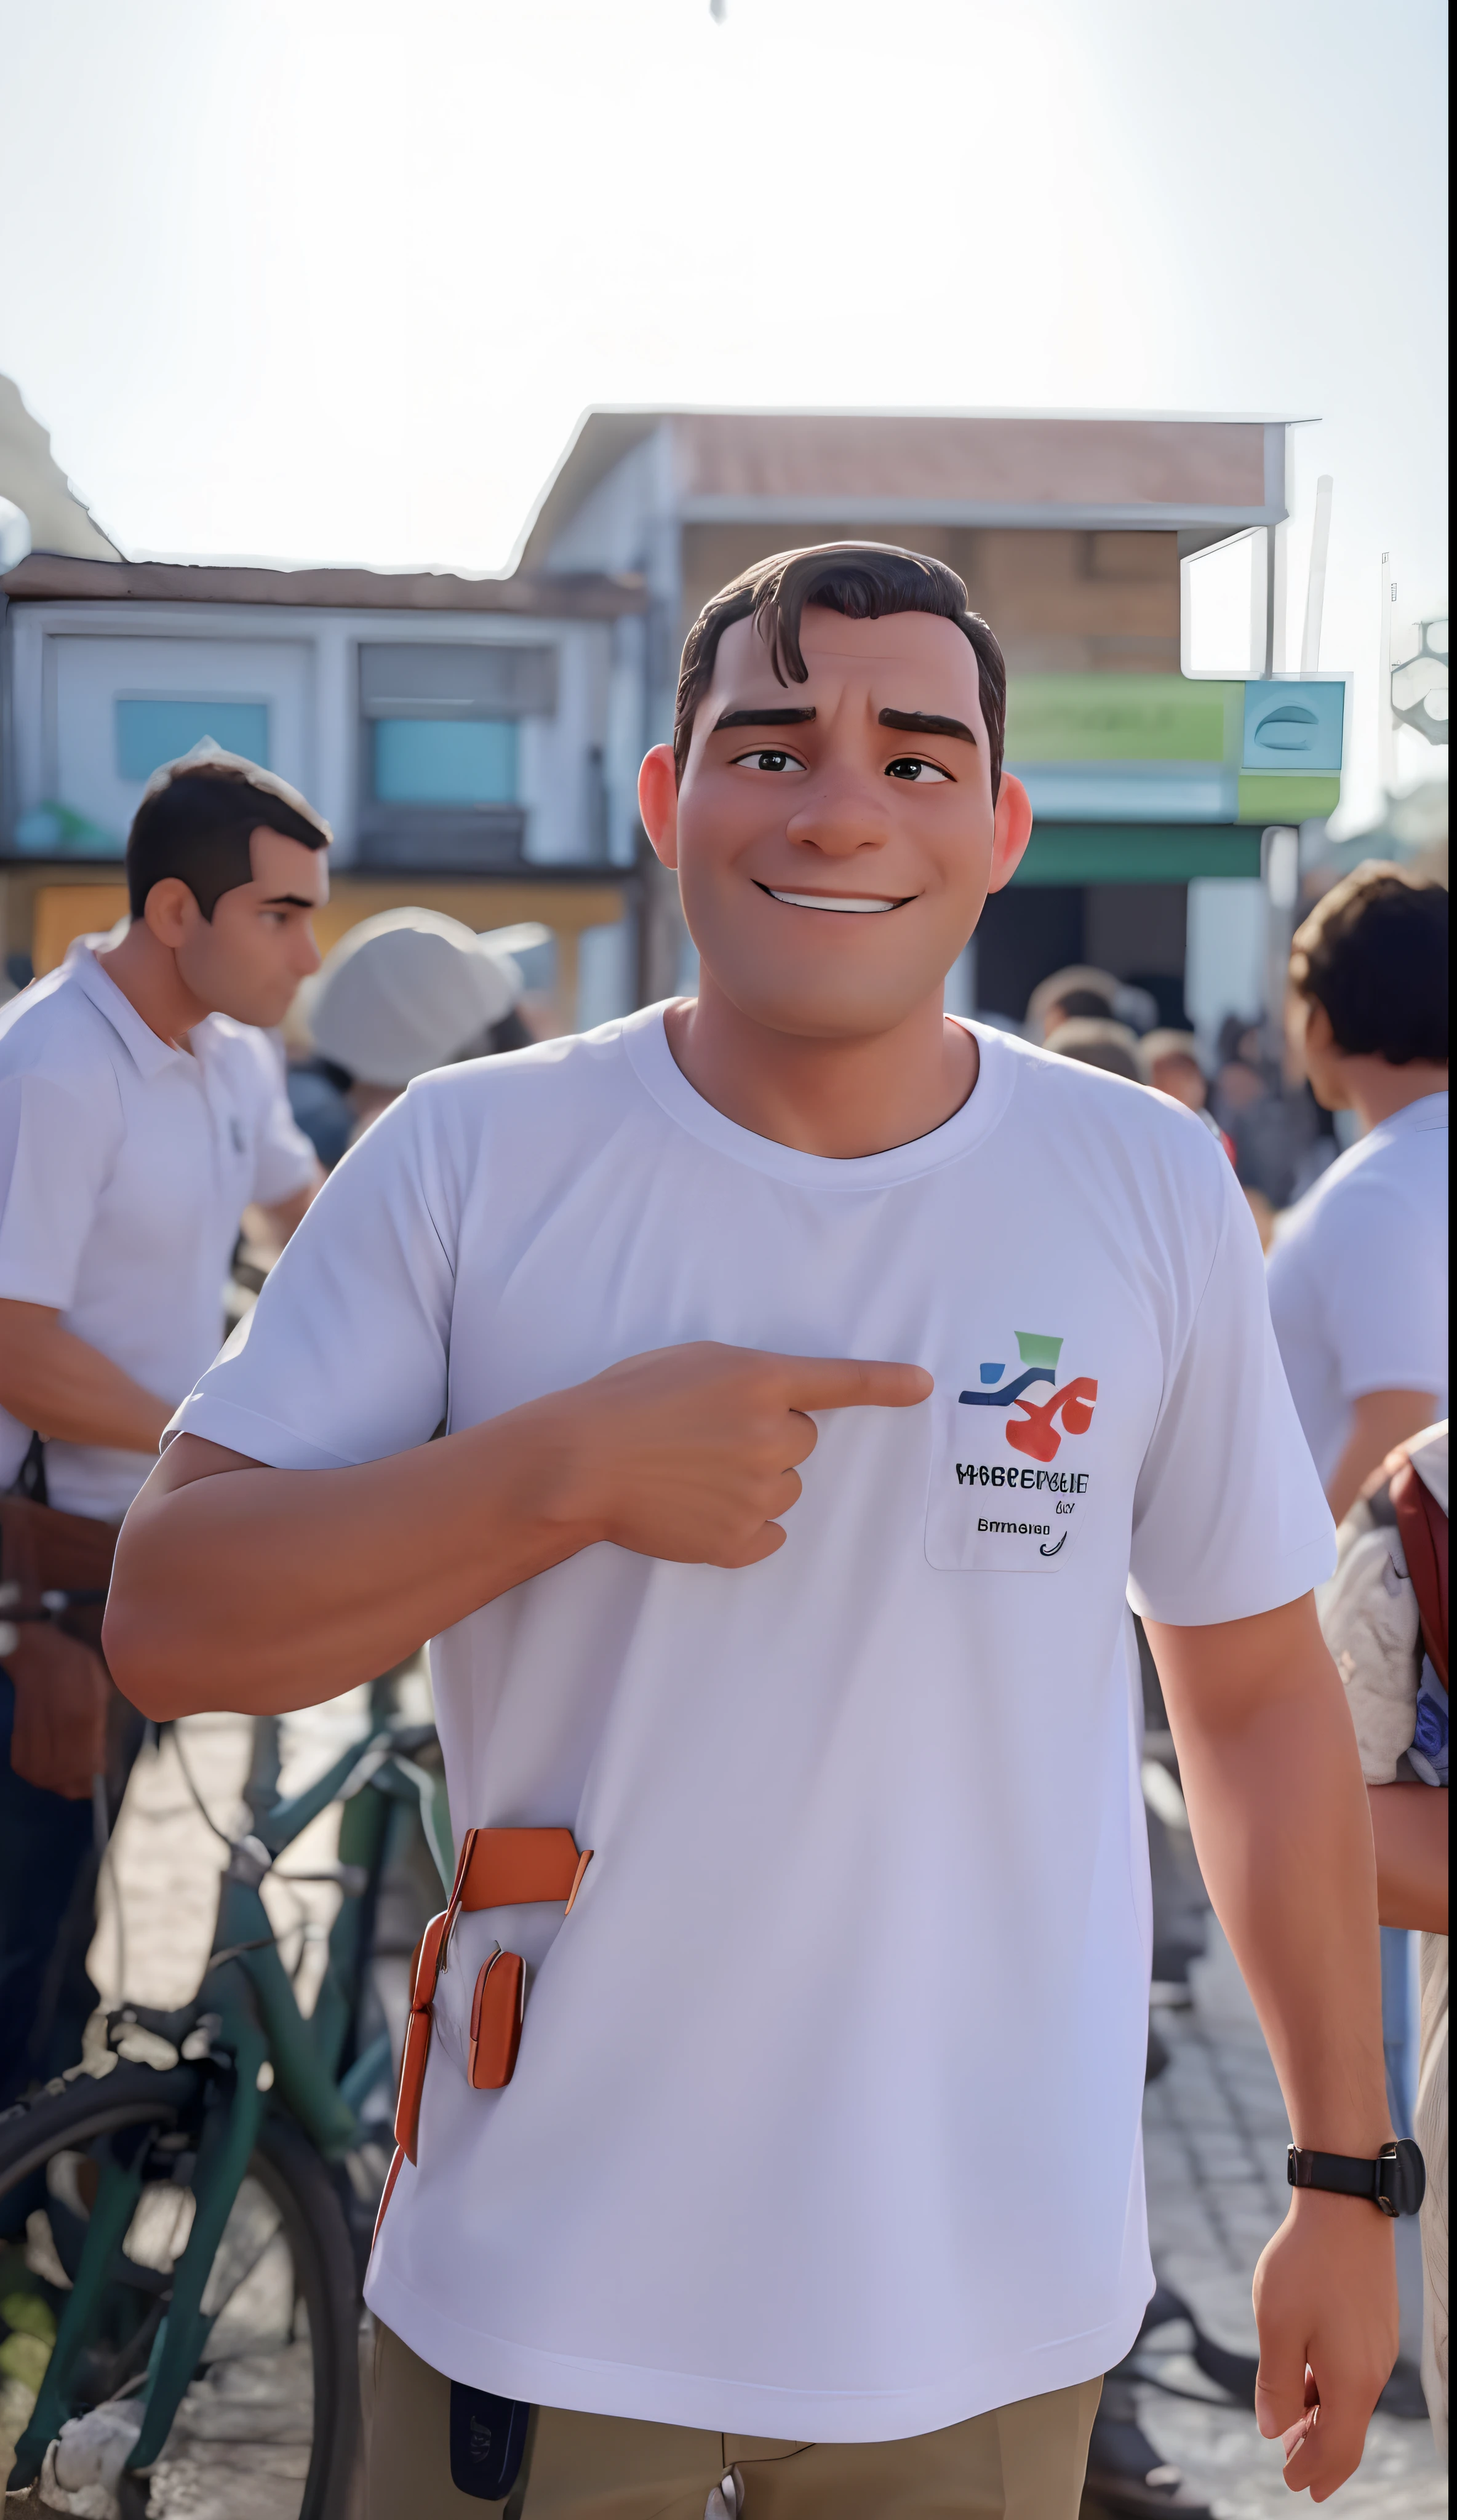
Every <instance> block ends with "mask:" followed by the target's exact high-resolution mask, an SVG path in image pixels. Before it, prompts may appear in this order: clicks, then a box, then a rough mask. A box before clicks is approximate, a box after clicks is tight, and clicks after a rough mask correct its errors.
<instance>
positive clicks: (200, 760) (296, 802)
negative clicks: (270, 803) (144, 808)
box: [142, 735, 334, 847]
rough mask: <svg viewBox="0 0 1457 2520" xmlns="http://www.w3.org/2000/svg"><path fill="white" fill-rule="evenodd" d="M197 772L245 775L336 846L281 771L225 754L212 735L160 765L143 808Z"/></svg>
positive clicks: (313, 810) (145, 791)
mask: <svg viewBox="0 0 1457 2520" xmlns="http://www.w3.org/2000/svg"><path fill="white" fill-rule="evenodd" d="M195 770H237V771H239V772H241V773H242V776H243V777H244V778H245V779H246V780H247V781H248V784H249V786H250V787H256V788H257V789H258V790H259V792H260V793H261V794H262V795H264V796H276V797H277V798H278V800H279V803H280V804H281V805H291V806H292V807H293V809H294V812H295V813H296V814H301V815H302V817H303V820H304V821H305V823H312V824H313V826H314V829H315V830H316V831H319V832H323V834H324V841H325V845H326V847H332V846H333V843H334V832H333V831H332V830H331V828H330V826H329V824H328V823H326V822H325V820H324V817H323V815H322V814H321V813H319V811H318V810H317V808H316V807H315V806H313V805H311V804H310V803H309V801H308V798H307V797H306V796H300V795H299V793H298V790H297V788H296V787H290V786H289V783H288V781H287V779H280V778H279V776H278V773H277V771H275V770H265V769H263V767H262V765H261V764H260V763H259V762H256V761H246V760H245V759H244V757H243V754H242V753H241V752H224V750H223V748H222V745H221V744H220V743H214V742H213V741H212V738H211V736H210V735H205V736H203V737H202V739H201V740H200V741H199V742H197V743H195V744H194V745H193V748H192V750H191V752H183V753H179V755H178V757H177V759H176V760H175V761H162V762H159V764H158V767H157V768H156V769H155V770H154V771H153V773H152V776H151V778H150V779H149V780H148V782H147V785H146V787H144V788H143V790H142V802H143V804H144V805H145V804H146V802H147V800H148V798H149V797H150V796H159V795H160V794H161V791H162V789H163V788H164V787H170V786H171V784H172V782H173V780H174V779H186V778H189V777H190V776H191V774H192V772H193V771H195Z"/></svg>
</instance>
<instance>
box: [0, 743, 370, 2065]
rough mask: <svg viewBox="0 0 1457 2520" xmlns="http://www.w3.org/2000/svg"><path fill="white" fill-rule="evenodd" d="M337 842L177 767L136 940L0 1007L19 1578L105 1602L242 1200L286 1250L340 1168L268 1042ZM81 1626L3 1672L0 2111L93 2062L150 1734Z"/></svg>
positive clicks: (10, 1538) (302, 820) (146, 861)
mask: <svg viewBox="0 0 1457 2520" xmlns="http://www.w3.org/2000/svg"><path fill="white" fill-rule="evenodd" d="M328 839H329V832H328V828H327V826H326V825H325V824H323V823H322V822H321V821H320V820H319V818H318V816H317V815H316V814H315V813H314V812H313V810H312V808H311V807H310V806H308V805H306V804H305V802H304V800H303V798H302V797H301V796H299V795H297V794H296V792H295V790H294V789H292V788H290V787H287V786H286V785H285V784H284V782H282V781H281V780H278V779H275V778H273V777H272V776H271V775H270V774H269V773H268V772H267V771H263V770H259V769H258V768H257V767H256V766H255V765H254V764H252V763H249V762H244V761H239V760H236V759H234V758H233V757H232V756H230V755H226V754H223V753H221V752H220V751H219V750H218V748H217V746H215V745H208V746H205V747H202V748H200V750H199V752H198V753H195V754H191V755H189V756H188V757H187V758H186V759H185V760H183V761H180V762H172V763H169V764H167V765H166V767H165V768H164V769H163V770H161V771H159V773H158V774H157V776H156V777H155V778H154V780H153V781H152V782H151V784H150V786H149V788H148V791H147V794H146V796H145V798H144V799H143V802H142V804H141V806H140V807H139V809H138V812H137V815H136V819H135V822H134V824H133V826H132V831H131V833H130V836H129V839H128V842H127V882H128V889H129V893H130V899H131V911H132V922H131V925H130V927H129V928H128V930H127V932H126V934H125V936H124V937H122V938H121V940H120V941H119V942H118V943H115V944H108V943H107V942H106V941H105V940H104V939H102V938H98V937H83V938H81V939H80V940H78V942H77V943H75V944H74V945H73V946H72V947H71V949H70V952H69V954H68V956H67V958H66V961H65V963H64V965H63V966H62V967H61V968H60V969H59V970H57V971H54V972H52V973H51V974H50V975H49V976H48V977H47V978H45V979H42V980H39V981H37V982H35V983H34V985H33V986H32V987H30V988H28V989H27V990H25V991H24V993H23V995H22V996H21V997H18V998H16V999H14V1000H13V1001H12V1003H11V1004H10V1005H9V1006H8V1007H6V1009H5V1010H4V1012H3V1013H0V1490H11V1489H14V1488H15V1487H16V1485H17V1482H18V1481H19V1482H20V1484H21V1486H22V1487H23V1491H24V1500H23V1501H19V1500H14V1499H13V1500H11V1501H8V1502H5V1503H3V1504H0V1522H3V1544H0V1545H3V1553H4V1557H5V1560H6V1561H7V1562H6V1563H5V1564H4V1565H3V1567H0V1573H3V1574H4V1576H5V1577H6V1578H7V1579H10V1580H20V1581H22V1582H23V1583H26V1584H29V1585H31V1588H32V1589H34V1588H36V1587H38V1588H40V1589H45V1588H46V1586H47V1585H48V1584H49V1585H51V1586H60V1587H62V1588H64V1589H73V1588H74V1586H75V1576H74V1572H73V1571H70V1572H66V1571H62V1570H61V1568H60V1561H59V1559H58V1558H57V1557H56V1552H57V1550H58V1549H60V1550H64V1551H65V1552H66V1553H67V1564H68V1568H71V1569H73V1566H74V1563H75V1553H76V1552H77V1551H78V1550H79V1551H80V1552H81V1553H82V1554H83V1555H86V1554H88V1553H89V1557H90V1558H91V1559H92V1560H93V1561H94V1564H93V1566H92V1568H91V1573H92V1589H95V1590H98V1591H103V1592H104V1590H105V1585H106V1579H107V1571H108V1569H109V1566H110V1559H111V1553H112V1549H113V1546H114V1538H115V1531H116V1528H117V1526H118V1525H119V1523H120V1521H121V1517H122V1515H123V1514H124V1513H125V1511H126V1508H127V1507H128V1506H129V1505H130V1503H131V1500H132V1498H133V1497H134V1496H135V1494H136V1492H137V1489H138V1488H139V1487H140V1486H141V1484H142V1481H143V1479H144V1478H145V1477H146V1475H147V1472H148V1470H149V1469H150V1468H151V1467H152V1464H153V1463H154V1462H155V1460H156V1457H157V1446H158V1440H159V1436H160V1434H161V1430H162V1428H163V1426H164V1425H165V1424H166V1421H167V1418H168V1417H169V1415H170V1414H171V1411H172V1409H173V1408H174V1407H175V1406H176V1403H177V1401H178V1399H179V1398H180V1397H181V1396H182V1394H183V1393H184V1392H185V1391H186V1390H187V1389H188V1388H189V1386H190V1385H191V1383H192V1382H194V1381H195V1380H196V1378H197V1376H198V1374H199V1373H201V1372H202V1370H203V1368H204V1367H205V1365H206V1363H207V1361H208V1359H209V1358H210V1357H211V1356H212V1355H213V1354H214V1353H215V1352H216V1349H217V1346H218V1343H219V1340H220V1338H221V1335H222V1328H223V1323H222V1298H223V1288H224V1284H225V1283H226V1279H227V1273H228V1265H229V1260H230V1258H231V1255H232V1250H233V1246H234V1243H235V1242H236V1240H237V1236H238V1228H239V1223H240V1220H241V1218H242V1216H243V1212H244V1210H245V1208H246V1207H248V1206H249V1205H250V1203H252V1202H256V1203H257V1204H259V1205H260V1206H262V1207H264V1208H265V1209H267V1210H268V1211H270V1214H271V1217H272V1220H273V1223H274V1226H275V1230H276V1231H277V1233H278V1234H280V1235H282V1236H287V1234H288V1233H289V1232H290V1231H292V1228H293V1226H294V1225H295V1224H296V1222H297V1220H298V1218H299V1217H300V1216H301V1215H302V1213H303V1210H304V1208H305V1207H306V1206H307V1204H308V1201H309V1199H310V1197H311V1196H312V1194H313V1192H314V1190H315V1189H316V1187H317V1185H318V1182H319V1180H320V1179H321V1178H322V1176H321V1174H320V1172H319V1168H318V1165H317V1163H316V1161H315V1159H314V1154H313V1149H312V1148H311V1147H310V1146H309V1144H308V1142H307V1140H306V1139H305V1138H304V1137H303V1136H302V1135H301V1133H300V1132H299V1130H297V1129H296V1127H295V1125H294V1121H293V1119H292V1116H291V1114H290V1111H289V1105H288V1100H287V1097H286V1095H285V1092H284V1087H283V1079H282V1076H281V1074H280V1071H279V1063H278V1058H277V1056H276V1054H275V1052H274V1050H273V1048H272V1046H271V1044H270V1043H269V1042H268V1041H267V1040H266V1038H265V1037H264V1034H263V1033H262V1032H261V1031H259V1030H257V1029H256V1027H257V1026H260V1025H270V1024H276V1023H278V1022H279V1021H280V1020H281V1019H282V1017H283V1015H284V1013H285V1012H287V1009H288V1006H289V1002H290V1000H291V999H292V997H293V995H294V992H295V990H296V987H297V984H298V982H299V980H300V979H301V978H303V976H304V975H305V974H306V973H307V972H309V971H311V970H313V969H315V968H316V967H317V965H318V955H317V952H316V950H315V947H314V943H313V937H312V934H311V931H310V927H309V918H310V914H311V912H312V911H313V910H314V909H315V908H316V907H317V906H318V904H319V903H320V902H321V901H323V900H324V899H325V898H326V895H327V890H328V877H327V873H326V855H325V852H326V847H327V843H328ZM48 1569H49V1571H48ZM83 1589H84V1588H83ZM70 1626H71V1629H72V1634H71V1635H70V1636H69V1637H64V1636H61V1635H58V1634H56V1633H55V1632H52V1631H48V1630H46V1629H44V1628H42V1627H38V1626H36V1625H34V1624H31V1625H28V1626H24V1625H23V1626H22V1628H21V1630H20V1636H19V1640H18V1643H17V1646H16V1648H15V1650H14V1651H13V1652H12V1653H11V1654H10V1655H9V1656H8V1657H7V1663H8V1670H7V1673H6V1675H5V1676H4V1677H3V1678H0V1719H3V1724H4V1752H5V1756H4V1761H3V1764H0V2059H3V2063H0V2099H4V2098H7V2097H11V2096H13V2095H14V2093H16V2092H17V2091H19V2090H22V2089H23V2088H24V2086H25V2084H26V2082H27V2081H29V2080H32V2079H34V2078H36V2077H37V2076H38V2077H39V2078H40V2079H44V2078H45V2077H46V2076H47V2075H49V2074H51V2073H54V2072H56V2071H58V2070H60V2068H61V2067H63V2066H65V2065H67V2064H68V2063H70V2062H71V2060H72V2058H73V2057H74V2056H75V2055H76V2054H78V2053H79V2048H80V2032H81V2026H82V2023H83V2022H84V2019H85V2015H86V2012H87V2010H88V2009H89V2008H90V2005H91V2004H92V2003H94V2002H95V1993H94V1990H93V1989H92V1987H91V1985H90V1982H89V1979H88V1978H87V1976H86V1971H85V1964H84V1963H85V1946H86V1944H87V1942H88V1941H89V1939H90V1936H89V1933H88V1931H87V1930H86V1925H87V1919H88V1917H89V1914H90V1905H91V1873H90V1867H89V1865H88V1858H89V1857H90V1856H91V1854H92V1852H93V1837H94V1820H95V1818H96V1817H97V1815H96V1814H95V1813H94V1811H93V1776H94V1777H96V1778H102V1779H104V1782H105V1788H106V1796H107V1800H108V1802H109V1804H110V1806H111V1817H112V1818H114V1807H115V1804H116V1802H117V1801H118V1800H119V1795H120V1791H121V1788H122V1787H123V1785H124V1783H125V1778H126V1773H127V1771H128V1769H129V1767H130V1764H131V1759H132V1757H134V1755H135V1749H136V1741H137V1737H138V1734H139V1732H140V1718H137V1717H135V1716H134V1714H133V1710H132V1709H131V1708H129V1707H125V1706H124V1705H122V1703H121V1702H120V1701H119V1700H116V1699H114V1697H113V1696H112V1694H111V1692H110V1690H109V1688H108V1684H107V1682H106V1677H105V1673H104V1671H103V1670H102V1668H101V1665H100V1662H99V1659H98V1657H97V1656H96V1654H95V1652H94V1649H93V1648H94V1645H95V1643H96V1642H97V1640H98V1637H99V1628H100V1621H99V1617H97V1616H93V1617H92V1619H91V1620H90V1621H89V1623H88V1622H87V1620H86V1619H85V1617H84V1614H77V1615H76V1616H75V1617H74V1618H73V1619H72V1621H71V1622H70ZM68 1911H70V1912H71V1913H70V1916H69V1922H68V1924H65V1919H66V1918H67V1914H68ZM63 1927H64V1930H63Z"/></svg>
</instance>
